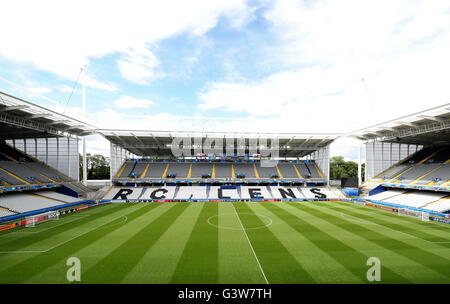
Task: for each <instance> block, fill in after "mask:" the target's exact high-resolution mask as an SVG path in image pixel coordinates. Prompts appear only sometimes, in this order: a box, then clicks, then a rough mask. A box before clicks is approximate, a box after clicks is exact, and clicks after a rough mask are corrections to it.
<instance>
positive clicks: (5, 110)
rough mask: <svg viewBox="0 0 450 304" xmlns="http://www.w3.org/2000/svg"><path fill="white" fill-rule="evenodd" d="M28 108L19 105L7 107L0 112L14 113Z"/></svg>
mask: <svg viewBox="0 0 450 304" xmlns="http://www.w3.org/2000/svg"><path fill="white" fill-rule="evenodd" d="M26 108H28V106H27V105H17V106H6V107H4V108H1V109H0V112H7V111H14V110H23V109H26Z"/></svg>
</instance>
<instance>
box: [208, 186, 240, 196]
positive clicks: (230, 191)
mask: <svg viewBox="0 0 450 304" xmlns="http://www.w3.org/2000/svg"><path fill="white" fill-rule="evenodd" d="M208 198H210V199H224V198H230V199H240V196H239V192H238V188H237V186H211V189H210V191H209V196H208Z"/></svg>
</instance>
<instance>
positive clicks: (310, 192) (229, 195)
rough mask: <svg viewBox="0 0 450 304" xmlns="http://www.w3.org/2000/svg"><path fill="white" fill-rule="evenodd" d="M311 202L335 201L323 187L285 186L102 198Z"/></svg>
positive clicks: (142, 191) (127, 191)
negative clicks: (300, 200)
mask: <svg viewBox="0 0 450 304" xmlns="http://www.w3.org/2000/svg"><path fill="white" fill-rule="evenodd" d="M283 198H287V199H296V198H298V199H305V198H306V199H312V198H336V196H335V195H334V194H333V192H332V191H330V190H329V189H328V188H326V187H313V188H307V187H284V186H210V185H205V186H161V187H112V188H111V189H110V191H109V192H108V193H107V194H106V195H105V196H104V199H111V200H137V199H142V200H146V199H180V200H184V199H186V200H188V199H212V200H214V199H242V200H251V199H283Z"/></svg>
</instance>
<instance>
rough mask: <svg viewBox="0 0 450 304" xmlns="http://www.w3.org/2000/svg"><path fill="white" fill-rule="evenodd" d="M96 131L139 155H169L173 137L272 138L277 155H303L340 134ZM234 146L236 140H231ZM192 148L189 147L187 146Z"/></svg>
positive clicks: (193, 139) (246, 141) (247, 140)
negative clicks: (275, 142) (276, 144)
mask: <svg viewBox="0 0 450 304" xmlns="http://www.w3.org/2000/svg"><path fill="white" fill-rule="evenodd" d="M97 132H98V133H99V134H101V135H103V136H104V137H105V138H106V139H108V140H109V141H110V142H112V143H113V144H116V145H118V146H120V147H122V148H124V149H126V150H128V151H130V152H131V153H133V154H135V155H139V156H150V155H154V156H170V155H171V154H172V153H171V144H172V142H173V140H174V138H177V137H178V138H190V139H191V141H192V143H194V142H195V140H196V139H197V140H200V139H201V142H202V143H204V142H205V140H206V139H207V138H209V139H212V138H223V139H224V140H223V145H224V146H225V144H226V140H225V139H227V138H235V139H241V140H242V139H244V140H245V145H246V146H247V150H248V144H249V140H250V139H259V140H261V139H269V142H268V146H269V147H270V145H271V143H270V139H273V138H276V139H278V143H279V147H280V149H279V156H280V157H303V156H306V155H308V154H310V153H312V152H314V151H316V150H318V149H320V148H322V147H325V146H327V145H329V144H330V143H331V142H333V141H334V140H335V139H336V138H338V137H339V136H340V135H341V134H337V133H320V134H319V133H246V132H188V131H149V130H114V129H100V130H97ZM235 145H237V142H236V143H235ZM191 148H193V146H191Z"/></svg>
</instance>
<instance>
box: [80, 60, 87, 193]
mask: <svg viewBox="0 0 450 304" xmlns="http://www.w3.org/2000/svg"><path fill="white" fill-rule="evenodd" d="M86 67H87V65H86V64H84V65H83V67H82V68H81V69H82V75H81V79H82V96H83V105H82V106H83V114H84V116H86ZM86 166H87V160H86V135H85V136H83V185H85V186H87V167H86Z"/></svg>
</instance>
